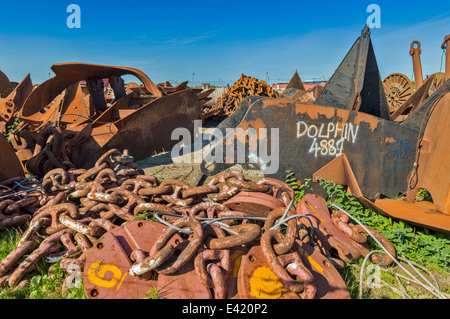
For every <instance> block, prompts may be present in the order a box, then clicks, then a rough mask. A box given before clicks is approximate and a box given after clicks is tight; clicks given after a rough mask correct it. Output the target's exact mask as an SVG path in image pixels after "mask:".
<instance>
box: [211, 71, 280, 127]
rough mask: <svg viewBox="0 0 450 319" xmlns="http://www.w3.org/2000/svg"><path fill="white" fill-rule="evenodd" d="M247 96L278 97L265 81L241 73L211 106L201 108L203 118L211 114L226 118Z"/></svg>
mask: <svg viewBox="0 0 450 319" xmlns="http://www.w3.org/2000/svg"><path fill="white" fill-rule="evenodd" d="M248 96H266V97H278V93H277V92H276V91H275V90H273V89H272V88H271V87H270V86H269V85H268V84H267V83H266V82H265V81H262V80H258V79H256V78H254V77H251V76H246V75H244V74H241V77H240V78H239V79H238V80H237V81H236V82H234V84H233V85H232V86H231V87H230V89H229V90H228V91H227V92H225V93H224V94H223V96H222V97H220V98H219V99H218V100H217V102H216V103H215V104H214V105H213V106H211V107H204V108H203V118H204V119H207V118H209V117H213V116H214V117H216V118H222V119H223V118H226V117H228V116H230V115H231V114H233V113H234V112H235V111H236V109H237V108H238V106H239V104H241V102H242V100H244V99H245V98H246V97H248Z"/></svg>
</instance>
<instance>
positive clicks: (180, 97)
mask: <svg viewBox="0 0 450 319" xmlns="http://www.w3.org/2000/svg"><path fill="white" fill-rule="evenodd" d="M51 69H52V70H53V72H54V73H55V76H54V77H52V78H50V79H49V80H47V81H45V82H44V83H42V84H40V85H39V86H37V87H36V88H35V89H34V90H33V86H32V83H31V79H30V76H29V75H27V76H26V77H25V78H24V79H23V80H22V82H21V83H19V84H18V85H17V87H15V89H14V90H13V91H12V92H11V93H10V94H9V95H8V97H6V98H5V99H4V100H3V101H1V102H0V123H2V132H3V133H6V129H7V127H8V126H9V125H11V124H13V123H14V121H16V120H20V124H18V126H17V128H16V129H15V130H14V132H12V133H11V134H10V135H9V138H10V140H11V143H12V145H13V147H14V149H15V151H16V153H17V157H18V162H20V164H21V166H22V168H23V172H24V173H32V174H36V175H38V176H41V177H42V176H43V175H45V173H47V172H48V171H50V170H51V169H53V168H64V169H67V168H74V167H76V168H83V167H90V165H92V164H93V163H94V162H95V159H97V158H98V157H99V156H100V155H101V154H103V153H104V152H105V151H107V150H109V149H112V148H118V149H124V148H127V149H129V150H130V152H133V154H135V158H136V159H137V160H139V159H143V158H146V157H148V156H150V155H152V154H154V153H155V152H160V151H161V150H165V149H168V148H170V147H172V146H173V144H174V141H172V140H171V134H170V133H171V132H172V131H173V130H174V129H175V128H187V129H189V130H190V131H192V130H193V122H194V120H196V119H201V118H202V115H201V103H203V102H204V101H205V100H207V97H208V93H207V92H206V93H205V92H203V93H202V94H198V92H199V91H198V90H195V89H191V88H189V87H187V82H184V83H181V84H179V85H177V86H171V85H170V83H167V82H166V83H164V84H160V85H155V84H154V83H153V82H152V81H151V80H150V79H149V78H148V77H147V76H146V75H145V74H144V73H143V72H142V71H140V70H137V69H133V68H127V67H115V66H104V65H95V64H86V63H63V64H54V65H53V66H52V67H51ZM124 75H132V76H135V77H137V78H138V79H139V80H140V81H141V82H142V85H129V86H127V87H126V86H125V84H124V81H123V79H122V76H124ZM105 79H106V80H107V82H108V83H109V84H108V86H107V87H105V81H104V80H105ZM0 80H1V81H2V87H1V88H3V87H6V84H7V82H9V81H6V80H5V77H2V78H1V79H0ZM105 90H106V93H105ZM16 123H17V122H16ZM0 139H1V138H0ZM0 143H1V144H2V147H4V148H7V145H6V144H5V143H4V142H0ZM4 148H2V150H3V149H4ZM6 151H8V152H9V150H6ZM9 160H10V162H11V163H12V162H15V161H17V160H16V159H15V157H10V158H9ZM11 165H14V166H17V163H15V164H11ZM11 165H10V166H11ZM11 174H14V175H12V176H11ZM22 174H23V173H22ZM1 175H2V176H3V178H7V177H13V176H18V175H20V174H17V172H10V171H9V169H7V167H5V166H4V167H2V168H1Z"/></svg>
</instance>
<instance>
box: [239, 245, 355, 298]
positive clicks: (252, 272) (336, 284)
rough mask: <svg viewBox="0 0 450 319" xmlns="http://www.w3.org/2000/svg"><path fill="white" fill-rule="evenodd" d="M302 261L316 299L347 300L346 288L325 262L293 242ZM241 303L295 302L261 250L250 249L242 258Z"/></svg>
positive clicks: (312, 251) (304, 246)
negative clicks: (312, 282) (289, 300)
mask: <svg viewBox="0 0 450 319" xmlns="http://www.w3.org/2000/svg"><path fill="white" fill-rule="evenodd" d="M297 244H298V245H299V246H298V247H297V248H298V249H299V251H300V253H301V256H302V260H303V262H304V264H305V266H306V267H307V268H308V270H309V271H311V273H312V275H313V276H314V279H315V283H316V287H317V292H316V296H315V298H316V299H350V294H349V292H348V289H347V286H346V285H345V282H344V281H343V279H342V277H341V276H340V274H339V272H338V271H337V270H336V269H335V268H334V267H333V266H332V265H331V263H330V262H329V261H328V259H327V258H326V257H325V256H323V255H322V254H321V253H320V252H319V251H317V250H315V249H314V248H313V247H311V246H309V245H308V244H304V243H302V242H300V241H299V240H297ZM238 291H239V298H241V299H299V298H300V297H299V296H298V294H296V293H294V292H291V291H288V290H287V289H286V288H285V287H284V286H283V284H282V283H281V282H280V281H279V280H278V278H277V276H276V275H275V274H274V273H273V271H272V270H271V269H270V267H269V264H268V263H267V262H266V259H265V257H264V254H263V252H262V248H261V246H253V247H252V248H251V249H250V251H249V252H248V253H247V255H245V256H243V258H242V264H241V268H240V270H239V277H238Z"/></svg>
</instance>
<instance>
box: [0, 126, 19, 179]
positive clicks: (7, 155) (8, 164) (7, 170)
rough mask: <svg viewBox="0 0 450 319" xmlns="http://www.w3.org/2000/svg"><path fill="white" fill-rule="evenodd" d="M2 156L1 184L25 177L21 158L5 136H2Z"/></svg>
mask: <svg viewBox="0 0 450 319" xmlns="http://www.w3.org/2000/svg"><path fill="white" fill-rule="evenodd" d="M0 154H1V156H0V182H2V181H4V180H6V179H8V178H12V177H18V176H25V173H24V171H23V169H22V164H20V161H19V158H18V157H17V156H16V153H15V152H14V149H13V148H12V146H11V144H9V143H8V141H7V140H6V138H5V137H4V136H3V134H0Z"/></svg>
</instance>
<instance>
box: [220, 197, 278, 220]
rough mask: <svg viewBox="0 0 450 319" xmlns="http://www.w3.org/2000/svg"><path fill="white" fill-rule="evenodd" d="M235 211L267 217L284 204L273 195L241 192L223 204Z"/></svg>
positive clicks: (252, 215)
mask: <svg viewBox="0 0 450 319" xmlns="http://www.w3.org/2000/svg"><path fill="white" fill-rule="evenodd" d="M223 205H225V206H226V207H228V208H230V209H231V210H234V211H239V212H243V213H246V214H247V215H249V216H251V217H267V215H268V214H269V212H270V211H271V210H273V209H275V208H278V207H285V205H284V203H283V202H282V201H281V200H279V199H278V198H275V197H273V196H271V195H268V194H265V193H257V192H240V193H238V194H237V195H235V196H233V197H232V198H230V199H229V200H227V201H226V202H224V203H223Z"/></svg>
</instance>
